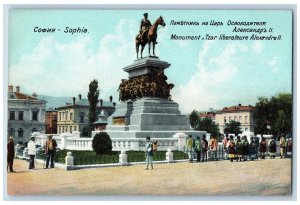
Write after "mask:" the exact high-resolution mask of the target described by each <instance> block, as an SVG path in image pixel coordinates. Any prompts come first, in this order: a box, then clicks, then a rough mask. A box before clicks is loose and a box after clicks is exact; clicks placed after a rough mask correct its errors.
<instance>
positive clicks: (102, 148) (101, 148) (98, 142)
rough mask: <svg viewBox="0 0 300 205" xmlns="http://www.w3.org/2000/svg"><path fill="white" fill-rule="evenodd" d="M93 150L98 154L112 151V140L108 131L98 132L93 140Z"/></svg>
mask: <svg viewBox="0 0 300 205" xmlns="http://www.w3.org/2000/svg"><path fill="white" fill-rule="evenodd" d="M92 146H93V150H94V151H95V152H96V153H97V154H98V155H101V154H106V153H109V152H111V151H112V142H111V139H110V137H109V135H108V134H107V133H106V132H100V133H98V134H96V135H95V136H94V138H93V141H92Z"/></svg>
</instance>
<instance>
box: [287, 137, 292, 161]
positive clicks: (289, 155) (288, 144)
mask: <svg viewBox="0 0 300 205" xmlns="http://www.w3.org/2000/svg"><path fill="white" fill-rule="evenodd" d="M292 148H293V144H292V138H289V139H288V141H287V142H286V156H287V157H288V158H292Z"/></svg>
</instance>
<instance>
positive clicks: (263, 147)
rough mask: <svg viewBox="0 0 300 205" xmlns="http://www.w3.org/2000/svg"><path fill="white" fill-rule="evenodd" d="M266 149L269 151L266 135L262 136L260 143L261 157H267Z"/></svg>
mask: <svg viewBox="0 0 300 205" xmlns="http://www.w3.org/2000/svg"><path fill="white" fill-rule="evenodd" d="M266 151H267V142H266V139H265V138H264V137H261V141H260V143H259V152H260V157H261V159H265V156H266Z"/></svg>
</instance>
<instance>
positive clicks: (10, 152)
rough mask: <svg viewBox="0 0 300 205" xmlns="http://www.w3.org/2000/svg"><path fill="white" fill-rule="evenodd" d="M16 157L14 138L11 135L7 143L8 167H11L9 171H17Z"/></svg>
mask: <svg viewBox="0 0 300 205" xmlns="http://www.w3.org/2000/svg"><path fill="white" fill-rule="evenodd" d="M14 157H15V145H14V138H13V137H9V138H8V143H7V169H9V172H15V171H14V169H13V164H14Z"/></svg>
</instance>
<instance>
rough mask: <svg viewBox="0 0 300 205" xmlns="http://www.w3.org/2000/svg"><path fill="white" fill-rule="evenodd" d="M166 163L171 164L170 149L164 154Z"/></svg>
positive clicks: (171, 155)
mask: <svg viewBox="0 0 300 205" xmlns="http://www.w3.org/2000/svg"><path fill="white" fill-rule="evenodd" d="M166 161H167V162H169V163H170V162H173V152H172V151H171V149H168V151H167V152H166Z"/></svg>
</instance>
